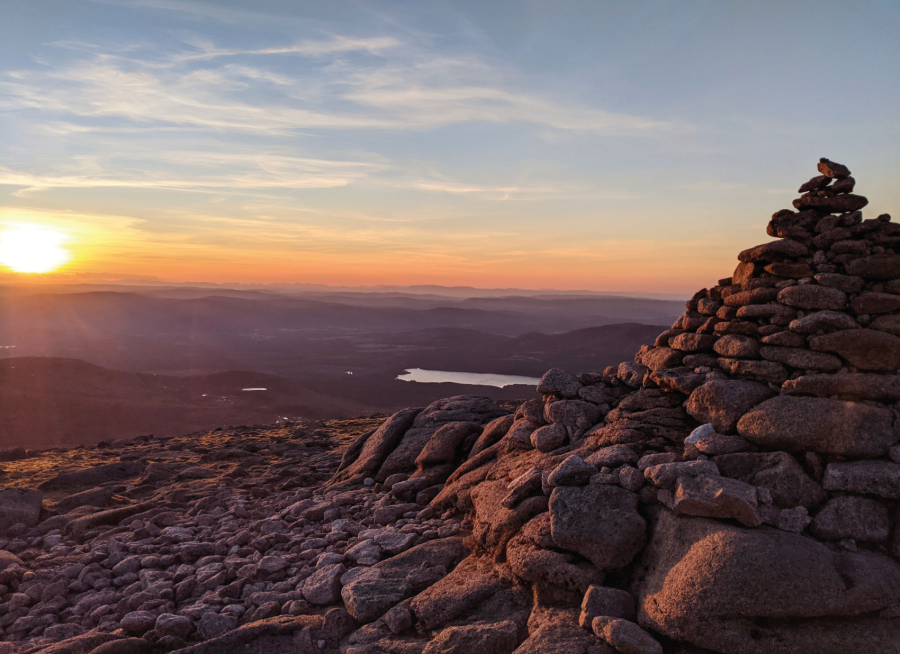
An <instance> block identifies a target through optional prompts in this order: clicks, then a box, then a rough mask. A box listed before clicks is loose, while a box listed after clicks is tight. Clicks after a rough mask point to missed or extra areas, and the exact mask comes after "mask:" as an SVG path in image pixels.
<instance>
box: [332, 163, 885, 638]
mask: <svg viewBox="0 0 900 654" xmlns="http://www.w3.org/2000/svg"><path fill="white" fill-rule="evenodd" d="M818 170H819V173H820V175H818V176H816V177H814V178H812V179H811V180H810V181H808V182H807V183H805V184H803V185H802V186H801V187H800V193H801V194H802V195H801V196H800V197H799V198H798V199H796V200H795V201H794V203H793V204H794V207H795V209H797V211H793V210H787V209H786V210H782V211H779V212H777V213H776V214H774V216H773V217H772V220H771V221H770V223H769V226H768V229H767V232H768V234H769V235H770V236H773V237H776V238H777V239H778V240H774V241H771V242H768V243H765V244H763V245H759V246H757V247H754V248H750V249H748V250H745V251H743V252H741V253H740V254H739V255H738V260H739V262H740V263H739V264H738V266H737V269H736V270H735V272H734V274H733V276H732V277H730V278H726V279H721V280H719V282H718V283H717V284H716V285H715V286H713V287H712V288H709V289H703V290H701V291H699V292H698V293H696V294H695V295H694V297H693V298H691V300H690V301H688V302H687V311H685V313H684V314H683V315H682V316H681V317H680V318H679V319H678V320H677V321H676V322H675V324H674V325H672V328H671V329H669V330H667V331H665V332H663V333H662V334H660V335H659V337H658V338H657V339H656V342H655V343H654V344H653V345H649V346H644V347H642V348H641V350H640V351H639V352H638V353H637V354H636V355H635V358H634V361H633V362H624V363H621V364H619V365H618V366H610V367H609V368H607V369H606V370H604V371H603V372H596V373H583V374H580V375H577V376H576V375H573V374H570V373H568V372H565V371H562V370H551V371H549V372H547V373H546V374H545V375H544V377H543V378H542V379H541V382H540V384H539V386H538V391H539V392H541V393H542V394H543V396H544V397H543V401H541V400H529V401H528V402H526V403H525V404H523V405H522V406H521V407H519V409H518V410H517V411H516V413H515V414H514V415H512V416H504V417H500V418H497V419H496V420H494V421H493V422H490V423H488V424H487V426H486V427H484V428H483V430H482V428H480V427H479V426H478V425H476V424H473V423H464V422H457V423H451V424H450V425H447V426H445V427H443V428H442V429H441V430H440V431H437V432H435V433H433V435H430V436H424V435H423V434H422V433H421V430H418V429H416V427H415V423H414V421H415V412H414V411H411V412H408V413H403V412H401V413H400V414H397V415H395V416H393V417H392V418H391V419H390V420H389V421H388V422H387V423H385V425H384V426H382V428H381V429H380V430H379V432H378V434H377V435H376V436H373V437H372V438H370V439H369V440H368V441H367V442H366V443H365V444H364V446H365V447H364V450H363V451H362V455H360V456H359V457H358V458H357V459H356V460H355V462H354V463H352V464H351V465H348V466H347V467H346V468H345V469H344V470H343V471H342V472H341V473H338V476H337V477H336V480H343V481H347V480H349V479H354V478H356V479H360V478H361V477H362V476H365V475H371V478H372V479H374V480H375V481H376V482H379V483H381V484H384V487H385V488H386V489H388V490H389V491H390V492H391V493H392V494H393V495H395V496H397V497H401V498H402V497H406V498H407V499H410V500H412V499H413V498H417V501H419V502H425V501H428V500H429V499H431V497H434V499H433V500H431V503H430V505H429V508H428V509H426V510H425V514H426V515H430V514H432V513H437V512H440V511H444V510H445V509H448V508H452V509H456V510H458V511H463V512H466V513H467V514H468V518H469V520H471V522H472V535H471V541H470V545H471V546H472V547H473V548H474V550H475V554H473V555H472V557H470V559H471V561H470V560H469V559H467V562H469V564H468V565H467V564H466V562H464V563H463V564H461V565H460V566H459V567H458V568H457V570H456V571H454V572H452V573H451V574H450V575H449V576H448V577H447V578H445V579H444V580H443V581H442V582H439V584H438V585H441V584H443V585H444V588H443V589H442V592H443V593H446V594H449V595H450V596H452V597H455V598H456V600H455V601H458V602H463V603H465V601H466V600H462V599H459V597H458V596H459V595H465V594H467V593H468V594H473V593H474V594H478V593H480V592H482V586H484V587H490V586H491V583H489V582H488V581H485V579H487V577H486V575H487V576H490V575H491V574H492V575H494V578H495V581H494V582H493V585H494V590H493V591H491V592H498V589H500V588H503V585H502V584H501V583H500V581H497V579H507V582H506V583H507V584H508V585H509V586H510V587H517V586H518V585H520V584H521V585H524V586H526V587H528V588H529V589H530V591H531V592H532V593H533V597H534V599H533V601H534V608H533V610H532V612H531V618H530V620H529V623H528V625H527V627H528V633H529V634H530V636H529V639H528V640H526V641H525V643H523V644H522V645H520V646H519V647H518V649H515V651H516V652H518V653H522V652H560V653H563V652H588V651H590V652H611V651H619V652H623V653H625V654H643V653H647V654H650V653H653V652H657V653H658V652H662V651H664V649H663V645H665V651H672V652H676V651H677V652H703V651H715V652H725V653H736V654H744V653H751V652H753V653H759V654H763V653H768V654H771V653H773V652H784V653H788V652H791V653H797V652H810V653H815V654H825V653H830V652H835V653H838V652H842V653H843V652H848V651H865V652H885V653H887V652H896V651H897V648H898V646H900V566H898V565H897V559H898V558H900V511H898V508H900V505H898V502H897V500H900V445H897V443H898V441H900V415H898V408H900V402H898V401H900V376H898V374H897V373H898V369H900V225H897V224H895V223H891V222H890V216H888V215H881V216H878V217H877V218H875V219H870V220H863V216H862V212H861V209H862V208H863V207H865V206H866V204H867V203H868V200H867V199H866V198H865V197H862V196H860V195H855V194H853V193H852V191H853V190H854V186H855V180H854V179H853V177H851V176H850V171H849V170H848V169H847V167H845V166H843V165H841V164H837V163H835V162H832V161H829V160H827V159H822V160H821V161H820V162H819V165H818ZM457 400H462V398H457ZM410 423H412V424H413V427H412V428H411V429H410V428H409V427H408V425H409V424H410ZM389 433H391V434H392V435H390V436H388V434H389ZM387 441H391V443H398V444H399V445H398V446H397V447H396V449H393V453H391V451H392V447H393V445H388V444H387ZM359 446H360V448H362V447H363V444H362V443H361V444H360V445H359ZM408 447H412V448H413V449H414V450H416V451H419V452H421V453H420V454H419V455H418V457H417V458H416V462H417V470H416V472H414V473H413V474H412V475H410V474H409V473H408V471H407V470H408V468H407V469H401V468H398V467H396V465H393V466H392V465H391V463H392V461H391V459H392V458H395V457H396V456H397V452H403V451H404V449H405V448H408ZM382 448H383V450H384V452H383V453H381V450H382ZM460 452H463V453H464V454H463V456H464V461H463V462H462V463H461V464H460V458H459V457H460ZM354 456H356V454H355V452H353V451H352V450H351V451H348V453H347V455H346V458H347V459H352V458H353V457H354ZM407 460H409V458H408V455H407ZM448 475H449V476H448ZM370 481H371V480H370ZM478 557H480V558H478ZM476 561H481V565H482V568H480V569H479V568H477V565H476ZM484 568H487V569H488V570H490V572H485V571H484ZM460 570H462V571H463V572H458V571H460ZM359 583H360V582H353V583H350V584H349V585H348V586H345V587H344V590H343V595H344V600H345V604H346V606H347V608H348V610H349V611H350V612H351V614H354V617H356V618H357V619H361V620H362V621H368V620H367V619H368V618H372V617H374V616H375V614H376V613H378V611H375V612H373V613H372V614H370V615H360V613H359V611H357V610H356V608H355V606H356V604H355V602H356V598H357V588H358V584H359ZM454 583H455V584H456V588H459V589H461V590H457V591H454V590H453V588H454V586H453V584H454ZM434 588H435V587H432V589H431V590H430V592H431V593H434ZM485 592H487V591H485ZM428 593H429V591H426V593H425V595H428ZM405 595H406V593H404V592H400V591H399V590H398V591H397V593H396V595H394V596H392V597H391V598H390V600H389V601H388V602H386V604H391V605H394V604H397V605H398V606H401V607H402V610H403V611H406V612H408V613H409V615H410V623H413V622H415V623H417V624H418V625H419V628H420V629H422V628H423V627H424V628H425V629H433V628H435V627H436V626H438V625H440V624H446V623H447V622H449V620H445V621H444V622H443V623H441V622H440V621H436V620H435V619H434V617H432V615H431V614H430V613H429V610H432V611H433V610H434V609H433V608H430V609H429V610H422V609H428V607H427V606H426V605H427V602H426V601H425V600H423V599H421V596H420V597H416V598H413V599H412V600H411V601H410V600H405V601H404V597H405ZM444 599H445V600H447V601H449V600H448V597H447V595H444ZM473 603H474V602H473ZM451 604H452V603H451ZM575 606H578V607H580V612H578V613H577V616H576V614H574V613H569V614H567V611H571V610H572V609H570V608H568V607H575ZM392 610H394V611H396V610H398V609H392ZM453 611H454V609H453V608H446V609H445V612H449V613H452V612H453ZM540 611H544V612H545V615H544V617H542V618H538V617H536V616H538V615H540V613H539V612H540ZM548 612H549V613H548ZM554 612H555V613H554ZM461 613H462V612H461ZM551 614H552V616H553V617H547V616H548V615H551ZM404 615H406V613H404ZM510 616H513V617H511V618H509V619H512V620H513V621H514V622H515V620H516V617H515V614H514V611H512V609H510ZM445 617H446V616H445ZM453 617H457V618H458V617H459V616H458V615H454V616H453ZM575 622H578V624H579V625H580V626H581V627H582V628H583V629H581V630H580V632H581V633H576V632H575V631H573V630H572V629H568V628H567V626H566V625H573V624H574V623H575ZM498 624H500V625H503V628H507V626H508V625H505V623H502V622H500V623H497V622H495V623H494V624H493V626H482V629H483V630H487V631H488V632H490V630H491V629H500V630H501V631H502V629H501V627H498V626H497V625H498ZM519 626H520V629H521V627H522V625H519ZM588 630H591V631H593V634H594V636H593V638H594V640H593V641H591V640H590V639H589V638H588V635H587V631H588ZM491 633H493V632H491ZM498 634H500V632H499V631H498V632H497V633H495V634H494V635H495V636H496V638H497V639H501V636H500V635H498ZM485 638H487V636H485V635H482V636H481V637H480V638H479V639H476V640H474V641H472V642H473V643H481V642H488V641H487V640H484V639H485ZM501 640H502V639H501ZM390 642H392V641H391V639H390V638H387V639H385V640H382V641H380V642H379V644H378V645H377V646H376V647H375V648H374V649H371V650H365V649H361V648H360V649H358V650H354V651H359V652H363V651H366V652H368V651H372V652H374V651H398V652H399V651H401V650H400V649H396V647H395V649H391V648H390V647H391V646H390ZM433 642H434V641H433ZM661 643H662V644H661ZM379 648H381V649H379ZM403 651H405V650H403ZM410 651H412V650H410ZM427 651H432V650H430V649H429V650H427ZM433 651H435V652H437V651H451V650H449V649H448V650H441V649H434V650H433ZM452 651H457V650H455V649H454V650H452ZM490 651H497V652H501V651H503V652H507V651H512V649H508V648H507V649H504V648H502V647H498V648H497V649H491V650H490Z"/></svg>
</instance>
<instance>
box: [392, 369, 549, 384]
mask: <svg viewBox="0 0 900 654" xmlns="http://www.w3.org/2000/svg"><path fill="white" fill-rule="evenodd" d="M397 379H399V380H401V381H412V382H419V383H420V384H442V383H451V384H472V385H475V386H496V387H498V388H504V387H506V386H513V385H515V384H525V385H528V386H537V383H538V382H539V381H541V380H540V379H539V378H537V377H520V376H518V375H494V374H490V373H480V372H448V371H446V370H423V369H422V368H410V369H409V370H407V371H406V373H405V374H403V375H398V376H397Z"/></svg>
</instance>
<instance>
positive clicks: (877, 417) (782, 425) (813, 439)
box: [737, 395, 900, 457]
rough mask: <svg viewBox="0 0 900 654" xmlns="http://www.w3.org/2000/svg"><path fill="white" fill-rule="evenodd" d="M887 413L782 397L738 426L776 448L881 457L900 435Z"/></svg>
mask: <svg viewBox="0 0 900 654" xmlns="http://www.w3.org/2000/svg"><path fill="white" fill-rule="evenodd" d="M893 421H894V414H893V412H892V411H890V410H889V409H886V408H881V407H876V406H870V405H868V404H862V403H859V402H840V401H838V400H830V399H826V398H820V397H795V396H790V395H779V396H778V397H773V398H772V399H770V400H766V401H765V402H763V403H762V404H760V405H758V406H756V407H755V408H753V409H751V410H750V411H749V412H748V413H746V414H744V416H743V417H742V418H741V419H740V420H739V421H738V425H737V428H738V433H739V434H740V435H741V436H742V437H744V438H746V439H747V440H748V441H750V442H752V443H756V444H757V445H762V446H764V447H769V448H772V449H779V450H787V451H791V452H803V451H809V450H812V451H814V452H821V453H823V454H840V455H843V456H860V457H877V456H882V455H884V454H886V453H887V451H888V449H890V447H891V446H892V445H893V444H894V443H896V442H897V440H898V438H900V435H898V434H896V433H895V432H894V429H893Z"/></svg>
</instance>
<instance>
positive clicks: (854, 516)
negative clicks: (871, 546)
mask: <svg viewBox="0 0 900 654" xmlns="http://www.w3.org/2000/svg"><path fill="white" fill-rule="evenodd" d="M890 528H891V519H890V516H889V515H888V509H887V507H886V506H884V505H883V504H879V503H878V502H876V501H875V500H870V499H867V498H864V497H855V496H853V495H843V496H841V497H835V498H833V499H831V500H829V501H828V503H827V504H825V506H823V507H822V508H821V509H820V510H819V512H818V513H817V514H816V517H815V518H813V521H812V524H811V525H810V531H812V533H813V534H815V536H816V537H817V538H821V539H823V540H843V539H845V538H852V539H853V540H855V541H860V542H876V543H877V542H880V541H884V540H887V537H888V534H889V532H890Z"/></svg>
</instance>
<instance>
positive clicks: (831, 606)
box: [637, 510, 900, 654]
mask: <svg viewBox="0 0 900 654" xmlns="http://www.w3.org/2000/svg"><path fill="white" fill-rule="evenodd" d="M652 532H653V533H652V537H651V539H650V542H649V544H648V546H647V550H646V551H645V553H644V555H643V559H642V569H643V570H644V571H645V572H644V573H643V575H642V578H641V579H640V581H639V582H638V584H637V586H638V596H639V601H638V621H639V623H640V624H641V625H643V626H644V627H647V628H650V629H653V630H654V631H657V632H659V633H662V634H664V635H666V636H668V637H670V638H674V639H677V640H681V641H687V642H689V643H692V644H693V645H696V646H699V647H705V648H707V649H711V650H713V651H718V652H738V653H740V654H792V653H794V652H821V653H823V654H843V653H844V652H846V651H848V650H855V651H867V652H882V653H884V654H887V653H888V652H890V651H891V648H893V647H895V646H896V645H895V644H896V641H897V638H900V620H897V619H896V618H890V617H884V618H882V617H877V616H878V613H879V612H880V611H883V610H885V609H887V608H888V607H890V606H892V605H895V604H896V603H897V602H898V601H900V567H898V566H897V564H896V563H895V562H893V561H892V560H890V559H889V558H888V557H885V556H881V555H878V554H872V553H869V552H858V553H854V552H834V551H832V550H830V549H828V548H827V547H826V546H824V545H821V544H819V543H816V542H815V541H813V540H811V539H809V538H805V537H803V536H799V535H795V534H791V533H788V532H784V531H779V530H760V529H742V528H739V527H734V526H731V525H728V524H725V523H723V522H718V521H713V520H706V519H703V518H679V517H677V516H674V515H672V514H671V513H669V512H668V511H666V510H662V511H661V512H660V515H659V517H658V518H657V520H656V522H655V524H654V526H653V528H652ZM697 616H703V619H702V620H698V619H697Z"/></svg>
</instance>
